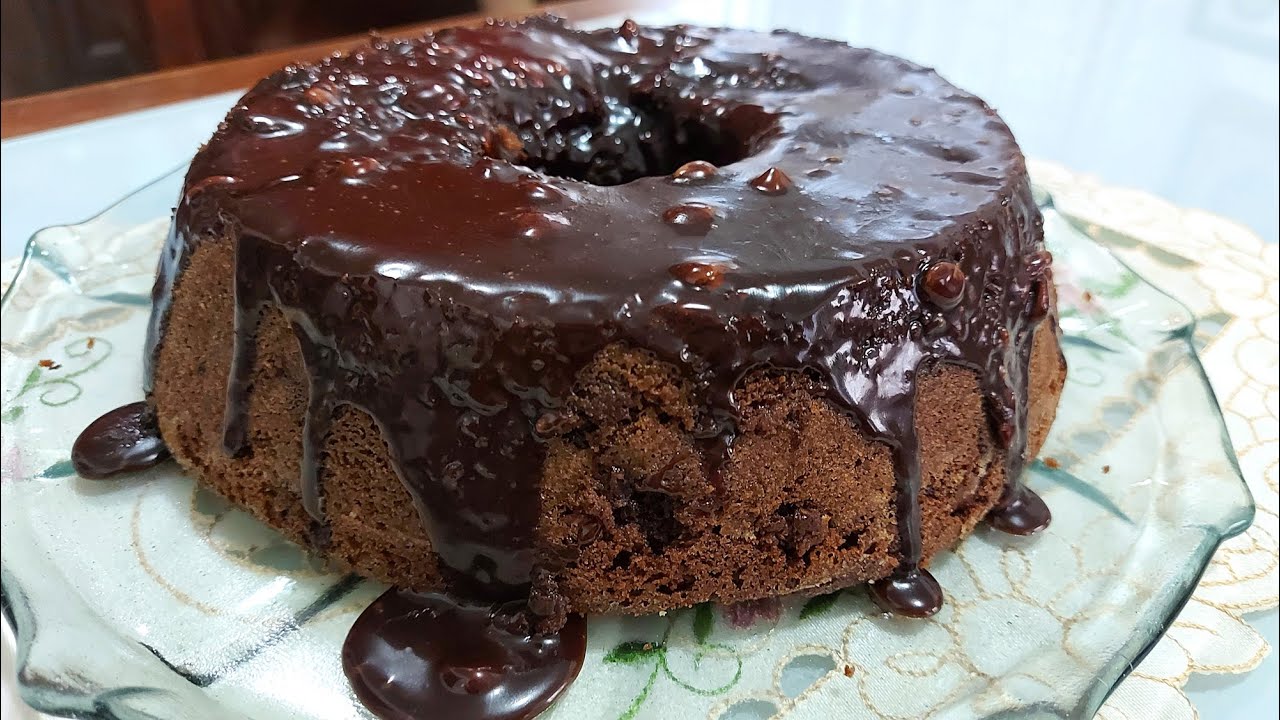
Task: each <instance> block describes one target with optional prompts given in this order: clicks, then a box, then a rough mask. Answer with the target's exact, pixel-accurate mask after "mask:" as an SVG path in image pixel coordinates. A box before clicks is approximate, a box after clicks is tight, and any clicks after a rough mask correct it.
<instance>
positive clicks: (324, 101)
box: [302, 81, 338, 107]
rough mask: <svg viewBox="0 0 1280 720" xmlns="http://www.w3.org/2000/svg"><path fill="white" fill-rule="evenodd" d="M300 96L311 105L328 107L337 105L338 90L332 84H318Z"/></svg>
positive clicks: (322, 82)
mask: <svg viewBox="0 0 1280 720" xmlns="http://www.w3.org/2000/svg"><path fill="white" fill-rule="evenodd" d="M302 96H303V97H304V98H306V99H307V102H309V103H311V104H312V105H319V106H322V107H328V106H331V105H337V104H338V88H337V87H335V86H334V85H333V84H332V83H328V82H324V81H321V82H318V83H316V84H315V85H312V86H311V87H309V88H307V89H306V90H305V91H303V93H302Z"/></svg>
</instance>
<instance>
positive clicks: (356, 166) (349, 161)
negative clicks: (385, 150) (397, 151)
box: [338, 157, 382, 180]
mask: <svg viewBox="0 0 1280 720" xmlns="http://www.w3.org/2000/svg"><path fill="white" fill-rule="evenodd" d="M381 169H382V163H380V162H378V161H377V160H375V159H373V158H371V157H349V158H343V160H342V162H340V163H338V174H339V175H341V176H342V177H344V178H346V179H348V180H358V179H360V178H362V177H364V176H366V175H369V174H371V173H375V172H377V171H379V170H381Z"/></svg>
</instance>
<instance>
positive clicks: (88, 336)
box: [0, 171, 1253, 720]
mask: <svg viewBox="0 0 1280 720" xmlns="http://www.w3.org/2000/svg"><path fill="white" fill-rule="evenodd" d="M181 183H182V171H175V172H174V173H172V174H170V175H168V176H166V177H164V178H161V179H160V180H158V181H156V182H155V183H153V184H152V185H149V186H147V187H146V188H143V189H142V190H140V191H138V192H137V193H135V194H133V195H131V196H129V197H128V198H126V199H124V200H123V201H122V202H121V203H119V204H118V205H116V206H114V207H112V208H111V209H109V210H107V211H106V212H104V213H103V214H101V215H99V216H98V217H95V218H93V219H91V220H89V221H87V222H84V223H81V224H79V225H70V226H59V227H53V228H48V229H46V230H43V231H41V232H39V233H37V234H36V235H35V236H34V237H33V238H32V239H31V241H30V243H29V244H28V246H27V250H26V254H25V256H24V258H23V260H22V264H21V267H20V269H19V271H18V273H17V275H16V277H15V278H14V280H13V282H12V284H11V286H10V287H9V289H8V290H7V291H6V292H5V294H4V300H3V307H2V308H0V318H2V320H3V353H2V366H3V387H2V388H0V430H2V433H0V435H2V437H3V443H2V449H0V452H2V457H3V474H2V476H0V521H2V524H0V527H2V532H3V536H2V539H3V543H2V547H3V558H2V562H0V565H2V578H0V579H2V585H3V610H4V614H5V616H6V618H7V620H8V621H9V622H10V623H11V624H12V625H13V627H14V628H15V632H16V637H17V642H18V670H19V685H20V690H21V693H22V697H23V698H24V699H25V700H26V701H27V702H28V703H30V704H31V705H33V706H34V707H36V708H37V709H39V710H42V711H44V712H48V713H51V714H54V715H74V716H76V717H101V718H177V717H182V718H192V719H197V720H198V719H203V718H219V719H221V718H239V717H251V718H277V717H306V718H312V717H314V718H350V717H367V713H366V712H365V711H364V710H363V709H362V708H361V707H360V706H359V704H358V703H357V702H356V701H355V698H354V696H353V695H352V693H351V691H350V690H349V689H348V687H347V683H346V680H345V678H344V677H343V675H342V670H341V667H340V663H339V653H338V649H339V647H340V645H341V642H342V639H343V637H344V636H345V633H346V630H347V628H348V627H349V626H350V624H351V623H352V621H353V620H354V619H355V617H356V615H357V614H358V613H359V611H360V610H361V609H363V608H364V606H365V605H366V604H367V603H368V602H369V601H370V600H372V599H373V598H374V597H376V596H377V594H378V593H379V592H381V590H382V587H381V586H379V585H378V584H376V583H372V582H368V581H364V580H361V579H360V578H357V577H355V576H350V575H340V574H333V573H330V572H327V571H326V570H325V568H324V566H323V565H322V564H321V563H320V562H318V561H317V560H316V559H315V558H312V557H310V556H308V555H306V554H305V553H303V552H302V551H300V550H299V549H298V548H296V547H295V546H293V545H291V544H289V543H288V542H287V541H285V540H283V539H282V538H281V537H280V536H278V535H276V534H275V533H274V532H273V531H271V530H270V529H268V528H265V527H263V526H262V525H260V524H258V523H257V522H256V521H254V520H252V519H250V518H249V517H248V516H247V515H245V514H244V513H242V512H240V511H239V510H236V509H234V508H233V507H231V506H230V505H228V504H227V503H226V502H224V501H222V500H221V499H219V498H217V497H216V496H214V495H212V494H210V493H208V492H206V491H203V490H200V489H198V488H197V487H195V485H194V483H193V482H192V481H191V480H190V479H189V478H187V477H185V476H184V475H182V474H181V473H180V472H178V470H177V467H176V466H175V465H173V464H171V463H170V464H166V465H162V466H161V467H158V468H155V469H153V470H151V471H148V472H146V473H142V474H140V475H137V476H135V477H131V478H128V479H125V480H122V481H119V482H109V483H103V482H93V481H87V480H82V479H80V478H78V477H76V476H75V473H74V471H73V470H72V469H71V467H70V463H69V460H68V456H69V450H70V447H71V443H72V441H73V440H74V439H75V436H76V434H77V433H78V432H79V430H80V429H82V428H83V427H84V426H85V424H86V423H88V422H89V421H90V420H92V419H93V418H95V417H97V416H98V415H99V414H101V413H102V412H104V411H106V410H109V409H111V408H114V407H116V406H118V405H121V404H124V403H127V402H131V401H135V400H138V399H140V398H141V397H142V394H141V382H142V376H141V374H142V357H141V354H142V345H143V335H144V332H145V326H146V321H147V315H148V311H149V308H150V289H151V283H152V280H153V273H154V269H155V259H156V255H157V250H158V247H159V243H160V241H161V239H162V238H163V236H164V232H165V228H166V225H167V220H168V214H169V211H170V208H171V207H172V202H173V201H174V199H175V198H177V197H178V194H179V192H180V190H181ZM1041 203H1042V208H1043V210H1044V212H1045V219H1046V225H1045V232H1046V236H1047V238H1048V243H1049V246H1050V249H1051V250H1052V251H1053V252H1054V255H1055V258H1056V262H1055V276H1056V277H1057V279H1058V281H1059V283H1060V301H1061V303H1062V328H1063V331H1064V350H1065V352H1066V354H1067V357H1068V361H1069V362H1070V366H1071V369H1070V375H1069V378H1068V382H1067V387H1066V391H1065V394H1064V396H1063V400H1062V405H1061V409H1060V411H1059V416H1058V420H1057V422H1056V424H1055V426H1054V429H1053V432H1052V434H1051V435H1050V438H1049V441H1048V443H1047V444H1046V447H1045V448H1044V451H1043V455H1042V458H1041V460H1039V461H1037V462H1035V463H1033V464H1032V465H1031V467H1030V468H1029V470H1028V472H1029V474H1030V476H1029V483H1030V484H1031V486H1032V487H1034V488H1035V489H1036V490H1037V492H1039V493H1040V494H1041V495H1043V496H1044V497H1045V499H1046V500H1047V501H1048V503H1049V505H1050V506H1051V507H1052V508H1053V511H1054V524H1053V526H1052V527H1051V528H1050V529H1049V530H1048V532H1046V533H1045V534H1043V535H1041V536H1038V537H1034V538H1014V537H1009V536H1004V535H1001V534H999V533H993V532H988V531H986V530H979V531H978V532H977V533H975V535H974V536H973V537H971V538H970V539H968V540H966V541H965V542H964V543H962V544H961V545H960V547H959V548H957V549H956V551H954V552H951V553H947V554H945V555H944V556H942V557H941V558H939V559H938V560H937V561H936V562H935V564H934V565H933V571H934V573H935V575H936V576H937V577H938V580H939V581H940V582H941V583H942V586H943V587H944V588H945V590H946V592H947V605H946V607H945V608H944V609H943V611H942V612H941V613H939V614H938V615H937V616H935V617H933V618H930V619H928V620H923V621H918V620H900V619H894V618H889V617H885V616H882V615H881V614H880V613H878V612H877V611H876V610H875V608H874V606H873V605H872V604H871V603H870V602H869V600H868V599H867V597H866V594H865V592H863V591H862V590H861V589H849V590H845V591H842V592H838V593H834V594H832V595H828V596H823V597H819V598H813V599H809V600H783V601H780V602H778V601H773V602H761V603H755V604H751V605H749V606H735V607H730V608H722V607H713V606H700V607H698V608H694V609H691V610H687V611H681V612H674V613H669V614H667V615H665V616H655V617H649V618H639V619H617V618H592V619H591V621H590V630H589V636H590V641H589V647H588V652H587V660H586V664H585V666H584V668H583V670H582V673H581V675H580V676H579V678H578V681H577V682H576V683H575V684H574V685H573V686H572V687H571V688H570V689H569V691H568V692H567V693H566V694H565V695H564V696H563V697H562V698H561V700H560V701H559V702H558V703H557V704H556V705H555V706H554V707H553V708H551V710H549V711H548V712H547V713H546V717H548V718H553V719H556V720H559V719H562V718H625V719H627V720H632V719H638V718H659V717H663V718H665V717H708V718H724V719H725V720H747V719H749V718H764V717H771V716H781V717H786V718H809V717H814V718H818V717H823V718H829V717H885V718H898V717H939V718H944V717H945V718H997V717H1019V718H1024V717H1027V718H1034V717H1072V718H1075V717H1091V716H1092V714H1093V713H1094V712H1095V711H1096V709H1097V708H1098V707H1099V706H1100V705H1101V704H1102V702H1103V700H1104V699H1105V698H1106V696H1107V694H1108V693H1109V692H1110V691H1111V689H1112V688H1113V687H1114V686H1115V685H1116V684H1117V683H1118V682H1119V681H1120V680H1121V679H1122V678H1123V677H1124V676H1125V674H1126V673H1127V672H1128V671H1129V670H1130V669H1131V668H1132V667H1133V666H1134V665H1135V664H1136V663H1137V661H1138V660H1139V659H1140V658H1141V656H1142V655H1143V654H1144V652H1145V651H1146V650H1147V649H1148V648H1150V646H1151V645H1152V643H1154V642H1155V640H1156V639H1158V638H1159V636H1160V634H1161V633H1162V632H1163V630H1164V629H1165V628H1166V627H1167V625H1168V623H1170V622H1171V621H1172V620H1173V618H1174V616H1175V615H1176V614H1177V612H1178V610H1179V609H1180V608H1181V606H1182V604H1183V603H1184V602H1185V601H1186V599H1187V598H1188V596H1189V595H1190V593H1191V591H1192V590H1193V589H1194V588H1195V586H1196V583H1197V580H1198V578H1199V577H1200V574H1201V573H1202V572H1203V570H1204V568H1205V566H1206V565H1207V563H1208V562H1209V559H1210V557H1211V555H1212V554H1213V552H1214V550H1215V549H1216V548H1217V546H1218V544H1219V543H1220V542H1222V540H1224V539H1225V538H1227V537H1230V536H1232V535H1234V534H1236V533H1239V532H1241V531H1242V530H1243V529H1244V528H1245V527H1247V526H1248V524H1249V523H1250V522H1251V520H1252V517H1253V502H1252V500H1251V498H1250V496H1249V492H1248V490H1247V488H1246V486H1245V484H1244V481H1243V480H1242V478H1241V476H1240V472H1239V469H1238V467H1237V466H1236V460H1235V455H1234V454H1233V452H1232V450H1231V444H1230V441H1229V439H1228V438H1227V434H1226V430H1225V427H1224V425H1223V421H1222V418H1221V416H1220V414H1219V410H1218V405H1217V403H1216V401H1215V399H1214V396H1213V392H1212V390H1211V388H1210V387H1209V384H1208V382H1207V380H1206V378H1205V375H1204V372H1203V370H1202V368H1201V366H1200V362H1199V360H1198V358H1197V356H1196V347H1197V344H1198V343H1199V342H1203V340H1204V338H1205V337H1206V335H1207V334H1212V333H1213V332H1214V331H1215V323H1214V322H1213V319H1210V322H1208V323H1206V324H1204V325H1202V326H1201V328H1200V332H1198V333H1197V332H1196V324H1195V319H1194V318H1193V317H1192V316H1191V314H1190V313H1189V312H1188V311H1187V310H1186V309H1185V308H1184V307H1183V306H1182V305H1180V304H1179V303H1177V302H1176V301H1174V300H1173V299H1171V298H1170V297H1169V296H1167V295H1165V294H1163V293H1162V292H1160V291H1159V290H1158V289H1156V288H1155V287H1153V286H1151V285H1150V284H1149V283H1147V282H1146V281H1144V280H1143V279H1142V278H1141V277H1139V276H1137V275H1136V274H1135V273H1133V272H1132V271H1131V270H1129V269H1128V268H1127V267H1126V266H1124V265H1123V264H1122V263H1121V262H1119V261H1118V260H1117V259H1116V258H1115V257H1114V256H1113V255H1111V254H1110V253H1109V252H1108V251H1107V250H1106V249H1105V248H1104V247H1102V246H1100V245H1098V244H1097V243H1095V242H1094V241H1093V240H1091V239H1090V238H1089V237H1087V236H1086V235H1085V234H1083V233H1082V232H1080V231H1079V230H1078V229H1077V228H1076V226H1075V222H1074V221H1073V219H1072V218H1071V217H1069V216H1066V215H1063V214H1062V213H1059V212H1058V211H1057V210H1055V209H1054V207H1053V205H1052V202H1051V200H1050V199H1049V198H1048V197H1047V196H1045V195H1043V194H1041ZM1095 235H1096V233H1095Z"/></svg>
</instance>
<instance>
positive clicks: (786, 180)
mask: <svg viewBox="0 0 1280 720" xmlns="http://www.w3.org/2000/svg"><path fill="white" fill-rule="evenodd" d="M751 187H753V188H755V189H756V190H759V191H760V192H762V193H764V194H765V195H781V194H783V193H785V192H786V191H787V189H788V188H790V187H791V178H790V177H788V176H787V174H786V173H784V172H782V171H781V170H779V169H778V168H776V167H771V168H769V169H768V170H765V171H764V172H762V173H760V174H759V175H757V176H755V177H753V178H751Z"/></svg>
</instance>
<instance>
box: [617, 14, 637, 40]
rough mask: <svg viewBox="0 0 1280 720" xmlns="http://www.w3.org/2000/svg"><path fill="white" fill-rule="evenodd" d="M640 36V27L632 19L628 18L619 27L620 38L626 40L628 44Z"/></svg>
mask: <svg viewBox="0 0 1280 720" xmlns="http://www.w3.org/2000/svg"><path fill="white" fill-rule="evenodd" d="M639 35H640V26H639V25H637V24H636V21H635V20H632V19H631V18H627V19H626V20H623V21H622V24H621V25H619V26H618V37H621V38H622V39H623V40H626V41H627V42H631V41H632V40H635V39H636V38H637V37H639Z"/></svg>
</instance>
